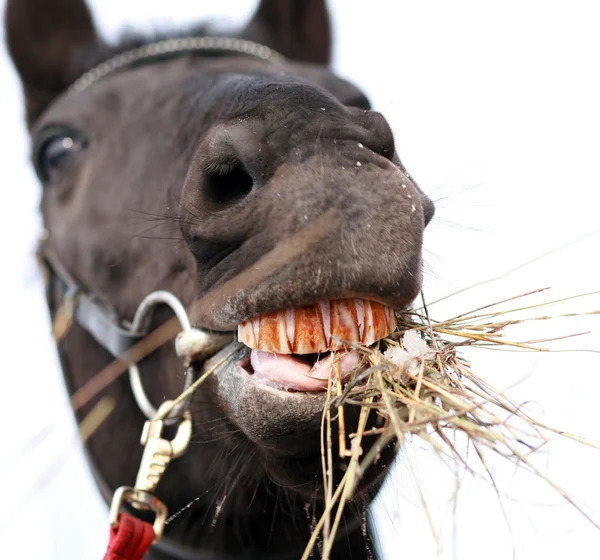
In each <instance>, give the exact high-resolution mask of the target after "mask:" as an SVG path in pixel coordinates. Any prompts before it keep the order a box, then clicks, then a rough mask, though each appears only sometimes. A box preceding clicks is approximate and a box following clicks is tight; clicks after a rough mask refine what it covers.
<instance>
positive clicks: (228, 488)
mask: <svg viewBox="0 0 600 560" xmlns="http://www.w3.org/2000/svg"><path fill="white" fill-rule="evenodd" d="M6 29H7V38H8V44H9V49H10V52H11V55H12V58H13V60H14V63H15V65H16V67H17V70H18V72H19V74H20V76H21V79H22V83H23V90H24V95H25V102H26V117H27V122H28V124H29V127H30V130H31V138H32V145H33V149H32V151H33V159H34V161H33V163H34V165H35V167H36V169H37V171H38V175H39V178H40V181H41V183H42V185H43V189H44V191H43V199H42V213H43V219H44V223H45V227H46V228H47V230H48V240H47V242H46V251H47V253H46V254H48V255H49V254H52V255H54V264H55V265H56V264H57V263H60V270H61V271H62V272H57V271H56V270H54V271H53V274H54V276H56V277H57V278H58V280H60V281H54V282H52V283H51V285H50V289H49V303H50V308H51V312H52V314H53V316H55V315H56V313H57V310H58V308H59V306H60V305H61V304H63V303H64V301H65V298H66V296H67V294H66V291H67V287H68V286H66V283H65V281H64V280H65V276H70V277H72V279H73V280H72V281H73V282H75V283H76V284H77V285H78V286H79V288H80V289H81V290H82V291H83V292H85V293H86V294H93V297H94V299H95V301H96V302H97V303H98V302H99V303H100V305H101V306H104V308H108V307H110V308H111V309H114V310H115V312H116V316H117V317H119V318H120V319H121V320H122V321H124V320H131V318H132V317H133V315H134V313H135V311H136V308H137V306H138V304H139V302H140V301H141V300H142V299H143V298H144V296H145V295H147V294H148V293H151V292H153V291H156V290H168V291H170V292H172V293H174V294H175V295H176V296H177V297H179V298H180V299H181V300H182V301H183V302H184V303H185V304H186V305H189V304H191V303H192V302H195V305H194V314H193V316H192V319H193V323H194V325H195V326H197V327H202V328H205V329H213V330H217V331H226V332H231V331H235V330H236V328H237V327H238V325H240V324H243V323H244V322H245V321H247V320H249V319H254V322H253V323H246V325H251V331H252V332H251V336H254V335H256V336H254V347H255V349H254V350H253V351H252V352H251V351H250V349H249V348H246V347H244V348H243V349H242V350H240V351H238V352H237V354H236V355H234V356H233V357H231V358H230V359H228V360H227V362H226V363H225V364H224V365H223V366H222V367H220V368H219V370H218V371H217V372H216V373H215V375H214V376H213V377H211V378H209V380H208V381H207V384H206V385H204V386H203V387H202V388H201V390H199V391H198V392H196V393H195V395H194V398H193V400H192V402H191V406H190V411H191V413H192V416H193V419H194V441H193V443H192V445H191V447H190V449H189V450H188V452H187V453H186V455H185V456H184V457H183V458H180V459H177V460H176V461H174V462H173V463H172V464H171V466H170V467H169V470H168V472H167V474H166V476H165V478H164V480H163V481H162V482H161V484H160V485H159V487H158V491H157V496H158V497H160V498H161V499H162V500H163V501H164V502H165V503H167V504H168V506H169V509H170V510H171V512H176V511H179V510H181V509H182V508H185V507H186V506H189V507H187V509H185V510H184V511H182V512H181V514H180V515H179V516H178V517H177V518H176V519H175V520H174V521H173V522H172V523H170V524H169V525H168V526H167V530H166V540H165V543H164V544H163V545H162V548H161V547H157V549H156V550H153V552H152V554H153V556H152V557H153V558H154V557H156V558H228V557H240V558H242V557H243V558H288V557H289V558H299V557H300V555H301V552H302V550H303V548H304V546H305V545H306V543H307V540H308V537H309V535H310V533H311V519H312V518H313V517H314V516H317V517H318V516H319V514H320V510H321V508H322V503H321V498H320V496H321V478H320V476H321V467H320V445H319V432H320V421H321V413H322V408H323V398H322V395H323V393H322V392H319V390H320V389H322V384H320V385H319V383H317V385H318V387H314V386H312V385H310V386H305V385H304V382H303V381H302V379H304V377H302V376H301V377H298V372H300V374H302V373H303V372H304V371H305V370H306V371H310V370H311V368H312V367H313V364H314V363H315V362H317V361H318V359H319V357H318V356H319V353H321V354H322V353H324V352H327V351H328V350H330V349H331V348H332V344H333V343H332V337H331V336H330V335H331V334H332V333H333V332H334V331H336V328H338V329H342V330H341V331H337V332H343V334H344V335H345V336H343V337H341V338H344V339H346V340H348V339H350V340H351V341H352V340H363V341H364V340H365V337H367V335H366V334H365V333H366V332H367V330H368V329H370V328H371V327H372V331H373V332H372V333H371V334H372V335H373V336H372V338H378V335H377V332H378V331H377V328H376V327H375V326H373V325H370V323H368V321H367V322H361V320H360V319H358V320H357V317H358V315H359V314H360V313H363V312H364V313H367V311H366V309H368V310H369V311H368V314H370V315H369V317H370V319H369V321H373V322H374V323H375V322H376V319H377V316H378V314H380V313H384V314H385V313H387V311H386V309H388V308H395V309H402V308H404V307H406V306H407V305H408V304H409V303H410V302H411V301H412V300H413V299H414V297H415V296H416V294H418V292H419V290H420V287H421V245H422V234H423V230H424V228H425V226H426V225H427V223H428V222H429V220H430V219H431V217H432V215H433V205H432V203H431V201H430V200H429V199H428V198H427V197H426V196H425V195H424V194H423V193H422V192H421V191H420V189H419V188H418V186H417V185H416V184H415V183H414V181H413V180H412V179H411V178H410V177H409V175H408V174H407V173H406V171H405V170H404V168H403V166H402V164H401V162H400V160H399V157H398V154H397V153H396V151H395V148H394V138H393V135H392V132H391V130H390V128H389V126H388V124H387V122H386V120H385V119H384V118H383V117H382V116H381V115H380V114H379V113H376V112H373V111H371V110H370V108H369V102H368V100H367V99H366V97H365V96H364V95H363V94H362V93H361V92H360V91H359V90H358V89H357V88H355V87H354V86H352V85H351V84H349V83H348V82H346V81H344V80H342V79H340V78H338V77H337V76H335V75H334V74H333V73H332V72H331V71H330V70H329V69H328V67H327V65H328V63H329V59H330V32H329V20H328V15H327V10H326V8H325V6H324V3H323V1H322V0H306V1H304V0H302V1H301V0H263V1H262V2H261V3H260V6H259V8H258V10H257V12H256V14H255V15H254V17H253V18H252V20H251V21H250V23H249V24H248V25H247V27H246V28H244V29H243V30H242V32H241V33H240V34H239V38H241V39H245V40H247V41H248V42H245V43H241V42H239V41H238V42H236V41H234V40H229V41H228V42H227V43H218V45H217V47H218V48H216V47H215V46H214V45H213V47H211V48H205V49H200V48H192V47H193V45H192V43H185V42H177V41H174V42H173V41H172V42H171V43H168V44H167V45H171V47H165V44H164V43H160V44H161V45H162V46H163V47H161V48H162V49H163V50H162V51H161V50H160V49H158V50H159V51H160V52H155V51H153V50H152V49H149V50H147V51H144V52H146V53H147V56H143V57H140V58H139V59H135V60H134V59H133V58H135V57H133V58H130V59H128V58H127V56H128V55H127V54H126V55H125V58H120V59H119V58H117V59H115V58H114V57H115V55H118V54H119V53H131V52H132V49H135V48H139V47H141V46H143V45H146V44H154V43H155V42H156V41H158V40H159V39H161V38H156V37H154V38H137V37H133V38H128V39H127V40H124V41H123V43H122V44H120V45H119V46H118V47H116V48H113V47H110V46H108V45H107V44H106V43H104V42H103V40H102V39H101V38H100V37H99V36H98V35H97V33H96V31H95V27H94V24H93V21H92V18H91V16H90V13H89V11H88V8H87V7H86V6H85V4H84V3H83V2H82V1H81V0H9V1H8V4H7V12H6ZM202 33H203V32H202V29H195V30H192V32H190V33H189V34H188V35H189V36H193V37H196V38H197V37H200V36H202ZM183 36H185V35H183V34H182V37H183ZM162 39H164V38H162ZM250 41H251V42H250ZM186 45H188V46H187V47H186ZM219 45H220V46H219ZM261 45H263V47H261ZM265 47H269V48H270V49H272V51H271V50H269V49H267V48H265ZM137 52H139V51H137ZM277 53H279V54H277ZM107 60H109V61H110V62H109V63H108V65H104V66H102V65H101V63H103V62H104V61H107ZM99 64H100V65H101V66H98V65H99ZM91 69H95V70H93V71H92V73H91V74H86V75H85V76H84V78H83V79H82V80H79V81H77V80H78V79H79V78H80V77H81V76H82V75H84V74H85V73H86V72H88V71H89V70H91ZM76 81H77V84H76V86H75V87H70V86H72V84H73V83H74V82H76ZM173 238H175V243H173ZM177 240H179V241H180V242H177ZM55 280H56V278H55ZM67 283H68V282H67ZM331 302H334V303H331ZM370 302H373V303H370ZM349 309H351V311H349ZM285 310H287V311H285ZM294 310H295V311H294ZM163 311H164V310H163ZM279 311H281V313H279V314H278V313H276V312H279ZM344 313H350V314H351V315H352V317H354V320H355V322H356V321H358V323H357V324H358V325H359V327H358V328H359V330H360V333H359V332H358V331H356V332H355V333H354V334H353V333H352V332H350V331H351V329H350V330H348V329H346V330H343V328H342V327H344V325H345V323H344V320H345V319H344ZM267 314H270V315H267ZM265 316H266V317H269V318H270V319H269V320H270V321H271V323H270V324H271V326H273V325H275V327H273V328H275V329H276V330H277V329H280V328H282V329H284V330H285V331H286V334H287V339H286V343H285V344H288V343H289V344H290V347H289V348H287V350H286V349H279V350H278V347H277V344H279V343H280V342H281V341H279V342H276V343H275V347H274V346H273V344H271V345H270V346H269V344H267V343H266V342H264V341H263V338H265V336H266V335H265V336H263V334H264V333H262V331H261V329H262V328H263V323H261V320H259V319H256V318H259V317H265ZM290 316H292V317H295V323H294V321H292V322H291V323H290V321H289V319H285V318H286V317H288V318H289V317H290ZM366 316H367V315H365V317H366ZM166 317H168V313H167V312H166V311H164V312H163V313H158V314H156V317H155V321H156V324H159V323H160V322H161V321H162V320H164V318H166ZM286 321H287V323H286ZM336 321H337V323H336ZM315 322H318V324H319V328H320V329H321V331H320V332H324V333H325V339H323V341H322V344H321V342H319V341H315V340H314V339H310V341H309V342H306V340H307V337H309V334H310V333H311V332H312V331H313V330H314V327H315ZM264 324H266V321H265V322H264ZM386 324H387V326H388V327H389V326H390V323H386ZM252 325H255V326H256V330H252V329H254V327H253V326H252ZM336 325H337V327H336ZM369 325H370V326H369ZM346 326H347V325H346ZM85 327H86V325H85V324H83V325H82V324H80V323H78V322H77V321H76V322H75V324H74V325H73V326H72V327H71V328H70V329H69V331H68V333H67V334H66V336H65V337H64V338H63V339H62V340H61V342H60V345H59V351H60V354H61V359H62V363H63V369H64V372H65V378H66V382H67V385H68V387H69V390H70V391H71V392H74V391H76V390H77V389H79V388H80V387H82V386H83V385H84V384H85V383H86V382H87V381H88V380H89V379H90V378H91V377H92V376H93V374H94V373H96V372H97V371H99V370H100V369H102V368H103V367H104V366H106V365H107V364H108V363H110V362H111V361H112V360H113V355H112V354H111V352H109V350H112V348H108V349H107V344H101V343H100V342H101V341H100V342H99V341H98V336H97V334H98V333H94V332H90V329H89V328H85ZM264 328H265V329H266V327H264ZM92 331H93V329H92ZM265 332H266V331H265ZM373 333H375V334H373ZM94 334H95V335H96V336H94ZM384 334H386V333H384ZM278 336H279V335H278ZM380 336H381V333H380V335H379V337H380ZM282 337H283V338H282V340H283V339H284V338H285V336H283V335H282ZM100 338H102V337H100ZM309 338H310V337H309ZM367 338H368V337H367ZM292 339H293V340H294V343H293V344H292V342H290V341H291V340H292ZM245 341H246V342H247V339H245ZM301 341H304V342H301ZM369 341H371V340H369ZM249 344H250V343H249ZM303 344H304V346H302V345H303ZM300 346H302V349H300ZM232 348H233V346H229V347H226V348H225V349H224V350H222V351H221V354H219V355H217V357H216V358H215V359H218V357H219V356H222V355H225V354H227V352H231V349H232ZM114 353H116V352H113V354H114ZM346 355H347V357H348V364H347V365H346V366H345V367H346V369H347V370H348V371H349V370H350V369H353V367H354V365H356V364H355V363H353V362H352V359H351V357H352V353H351V352H347V354H346ZM277 360H279V361H277ZM265 364H266V365H265ZM195 366H196V367H197V369H201V368H202V367H204V365H203V364H202V363H199V362H198V363H197V364H195ZM140 368H142V369H143V372H144V373H143V379H144V385H145V388H146V391H147V393H148V394H149V397H150V400H152V401H153V402H155V403H159V402H161V401H163V400H164V399H165V398H173V397H175V396H176V395H178V394H179V392H180V391H181V384H182V381H181V371H182V366H181V363H180V361H179V360H178V358H177V356H175V354H174V352H173V350H172V348H171V347H164V348H162V349H161V350H160V351H157V352H155V353H153V354H152V355H151V356H149V357H148V358H146V359H145V360H144V361H142V362H141V364H140ZM345 373H347V372H345ZM298 379H300V381H298ZM311 379H313V378H311ZM285 389H292V390H285ZM104 394H108V395H111V396H113V397H114V398H115V400H116V402H117V407H116V410H115V411H114V413H113V414H112V415H111V416H110V417H109V418H108V420H107V421H106V422H105V424H104V425H103V426H102V427H101V428H100V429H99V430H98V432H97V433H96V434H95V435H94V436H93V437H92V438H91V440H90V441H89V443H88V445H87V451H88V454H89V458H90V463H91V465H92V468H93V470H94V472H95V474H96V477H97V479H98V481H99V484H100V485H101V486H102V489H103V491H104V492H105V493H106V495H107V498H109V497H110V494H111V493H112V492H113V491H114V490H115V488H117V487H118V486H120V485H122V484H131V483H132V482H133V480H134V478H135V474H136V470H137V467H138V464H139V461H140V456H141V447H140V446H139V434H140V431H141V427H142V425H143V422H144V420H145V418H144V416H143V414H142V412H141V411H140V410H139V408H138V406H137V405H136V402H135V400H134V398H133V395H132V392H131V389H130V386H129V384H128V382H127V379H126V378H125V377H123V378H121V379H119V380H118V381H116V382H115V383H113V384H112V385H111V386H110V387H109V388H107V389H106V390H105V391H104ZM93 404H94V402H92V403H89V404H88V405H87V406H86V407H83V408H82V409H81V410H79V411H78V416H80V417H81V416H83V415H85V414H86V413H87V412H88V411H89V410H90V407H91V406H92V405H93ZM353 421H354V422H355V421H356V419H355V418H354V419H353V415H352V413H350V418H349V423H350V424H351V423H352V422H353ZM371 421H373V422H374V421H375V419H372V420H371ZM392 456H393V449H392V448H389V449H386V450H385V451H384V453H383V458H382V460H381V461H380V462H379V463H378V465H377V466H376V467H374V468H373V469H371V471H372V472H369V473H368V475H367V476H366V477H365V478H364V480H363V481H362V483H361V486H360V488H359V491H358V493H357V496H356V498H355V500H354V502H353V503H352V504H351V506H352V507H350V508H349V510H348V513H347V514H346V517H345V520H344V523H343V524H342V530H341V531H340V538H339V540H338V541H337V543H336V545H335V547H334V549H333V555H332V557H333V558H338V559H342V558H354V559H360V558H367V557H369V554H370V552H369V551H370V550H371V549H372V543H370V537H369V534H368V533H366V532H365V527H364V526H361V523H360V520H361V519H362V517H363V514H364V507H365V506H366V504H368V503H369V501H370V499H371V498H372V497H373V495H374V494H375V492H376V490H377V488H378V486H379V484H380V482H381V478H382V476H381V475H382V472H383V471H384V469H385V465H386V464H387V463H389V460H391V458H392ZM344 465H345V462H344V461H343V460H341V459H340V460H339V461H338V463H337V465H336V469H337V470H338V471H339V472H338V473H337V474H338V475H339V474H340V473H342V471H343V468H344Z"/></svg>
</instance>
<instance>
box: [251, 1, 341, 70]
mask: <svg viewBox="0 0 600 560" xmlns="http://www.w3.org/2000/svg"><path fill="white" fill-rule="evenodd" d="M242 36H243V37H244V38H246V39H251V40H253V41H257V42H259V43H263V44H265V45H267V46H269V47H271V48H273V49H275V50H276V51H278V52H280V53H281V54H283V55H284V56H286V57H287V58H289V59H292V60H300V61H304V62H312V63H315V64H325V65H326V64H329V60H330V58H331V29H330V23H329V14H328V12H327V6H326V5H325V0H261V3H260V5H259V6H258V9H257V11H256V13H255V14H254V17H253V18H252V20H251V21H250V23H249V24H248V26H247V27H246V29H245V30H244V32H243V34H242Z"/></svg>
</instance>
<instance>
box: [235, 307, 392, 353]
mask: <svg viewBox="0 0 600 560" xmlns="http://www.w3.org/2000/svg"><path fill="white" fill-rule="evenodd" d="M395 328H396V316H395V313H394V310H393V309H392V308H390V307H387V306H385V305H382V304H380V303H377V302H374V301H368V300H362V299H346V300H334V301H325V302H319V303H317V304H315V305H309V306H306V307H298V308H296V309H288V310H285V311H276V312H273V313H266V314H265V315H261V316H260V317H255V318H253V319H249V320H248V321H244V322H243V323H241V324H240V325H239V327H238V340H239V341H240V342H242V343H244V344H245V345H246V346H248V347H249V348H255V349H258V350H263V351H265V352H273V353H276V354H316V353H319V352H327V351H328V350H339V349H342V348H344V347H345V346H346V343H348V342H357V343H362V344H367V345H369V344H373V343H374V342H376V341H377V340H380V339H382V338H383V337H385V336H387V335H389V334H390V333H392V332H393V331H394V329H395Z"/></svg>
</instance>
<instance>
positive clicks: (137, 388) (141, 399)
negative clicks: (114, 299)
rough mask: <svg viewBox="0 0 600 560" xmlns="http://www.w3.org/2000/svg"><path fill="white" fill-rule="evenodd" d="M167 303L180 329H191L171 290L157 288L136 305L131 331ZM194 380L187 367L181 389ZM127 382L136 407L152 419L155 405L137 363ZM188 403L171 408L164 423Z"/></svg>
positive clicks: (190, 370)
mask: <svg viewBox="0 0 600 560" xmlns="http://www.w3.org/2000/svg"><path fill="white" fill-rule="evenodd" d="M161 303H163V304H165V305H168V306H169V307H170V308H171V310H172V311H173V313H175V316H176V317H177V319H178V320H179V322H180V323H181V328H182V331H189V330H191V328H192V327H191V325H190V320H189V318H188V315H187V312H186V310H185V307H184V306H183V304H182V303H181V302H180V301H179V300H178V299H177V297H175V296H174V295H173V294H172V293H171V292H167V291H164V290H159V291H157V292H152V293H150V294H148V295H147V296H146V297H145V298H144V299H143V300H142V302H141V303H140V305H139V306H138V308H137V310H136V312H135V315H134V316H133V322H132V324H131V330H132V331H133V332H139V331H141V330H142V327H143V325H144V322H145V321H146V319H147V318H148V315H149V313H150V312H151V311H152V310H153V309H154V308H155V307H156V306H157V305H159V304H161ZM193 381H194V370H193V368H191V367H188V368H187V369H186V372H185V381H184V385H183V390H184V391H185V390H187V389H188V388H189V387H190V385H191V384H192V383H193ZM129 383H130V385H131V390H132V391H133V396H134V397H135V401H136V402H137V405H138V407H139V408H140V410H141V411H142V412H143V413H144V415H145V416H146V418H148V419H149V420H152V418H154V417H155V416H156V414H157V412H158V411H157V409H156V407H155V406H154V405H153V404H152V403H151V402H150V399H148V395H146V391H144V386H143V385H142V379H141V377H140V370H139V368H138V366H137V364H131V365H130V366H129ZM188 403H189V399H186V400H184V401H182V402H180V403H179V404H178V405H177V406H175V407H174V408H173V410H171V412H170V413H169V416H168V417H167V418H166V419H165V424H167V425H170V424H173V423H174V422H175V420H176V419H177V418H178V417H179V416H181V414H182V413H183V411H184V410H185V408H187V405H188Z"/></svg>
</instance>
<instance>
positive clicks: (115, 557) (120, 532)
mask: <svg viewBox="0 0 600 560" xmlns="http://www.w3.org/2000/svg"><path fill="white" fill-rule="evenodd" d="M153 540H154V529H153V528H152V525H151V524H150V523H146V522H145V521H142V520H141V519H138V518H137V517H133V515H129V514H127V513H121V514H120V515H119V521H117V523H115V524H114V525H113V526H112V527H111V528H110V540H109V542H108V548H107V549H106V554H105V555H104V560H142V559H143V558H144V555H145V554H146V552H148V550H149V549H150V546H152V541H153Z"/></svg>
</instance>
